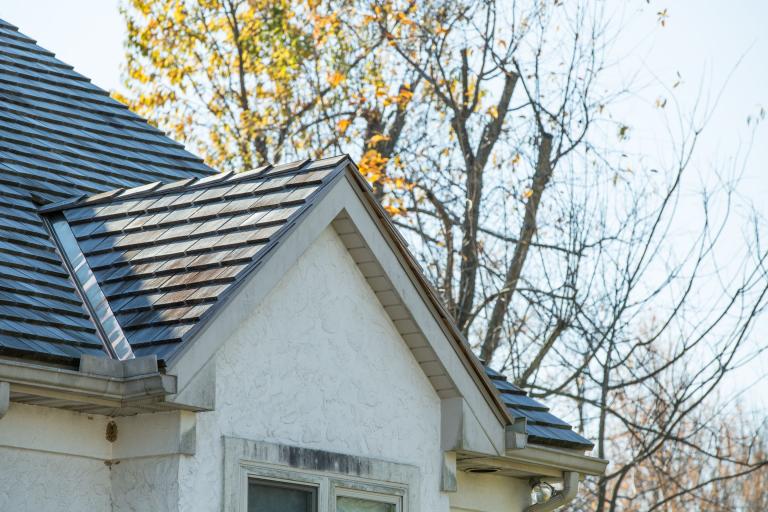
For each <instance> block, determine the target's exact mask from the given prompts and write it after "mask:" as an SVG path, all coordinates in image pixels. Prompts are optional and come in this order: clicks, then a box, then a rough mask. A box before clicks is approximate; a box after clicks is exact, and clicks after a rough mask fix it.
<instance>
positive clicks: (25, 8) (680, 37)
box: [0, 0, 768, 408]
mask: <svg viewBox="0 0 768 512" xmlns="http://www.w3.org/2000/svg"><path fill="white" fill-rule="evenodd" d="M618 1H626V3H625V4H624V5H629V8H628V9H627V11H626V13H627V14H626V15H625V19H624V20H622V23H623V24H624V25H625V26H626V28H625V29H624V32H623V33H622V34H621V37H620V38H619V40H620V41H621V43H620V45H619V46H616V47H615V48H613V50H612V51H613V52H614V55H612V60H615V61H616V62H618V63H619V65H617V66H615V67H614V68H612V70H611V72H610V73H612V75H611V79H612V80H615V81H616V82H617V83H620V82H625V81H626V80H627V79H628V77H629V76H631V75H632V73H634V72H636V71H637V70H641V71H642V72H641V74H640V75H639V79H640V80H642V81H643V83H644V84H645V83H649V84H651V85H649V86H648V87H647V88H645V89H644V90H643V92H642V93H641V94H640V95H639V96H637V97H633V98H632V99H631V100H630V101H628V102H627V103H626V104H625V105H623V114H624V115H625V116H626V121H627V122H628V124H630V126H631V127H632V150H633V151H635V152H637V153H642V154H648V155H652V156H654V157H655V156H657V155H656V153H658V152H659V151H662V150H663V148H665V147H666V143H667V140H666V137H665V134H664V131H663V130H662V127H663V124H661V119H662V114H663V113H662V112H659V111H655V110H654V109H653V108H647V107H648V106H649V105H651V106H652V105H653V103H654V102H655V100H656V98H658V97H665V96H666V95H667V93H668V91H665V88H669V87H671V86H672V84H673V83H674V82H675V81H677V80H678V73H679V74H680V77H682V85H680V86H679V87H677V88H675V89H674V92H675V93H676V95H677V97H678V98H679V100H680V101H681V102H682V103H683V106H684V107H689V106H690V105H691V104H692V103H693V101H694V100H695V98H697V97H699V91H704V95H705V101H706V97H707V96H708V97H709V102H710V103H714V97H715V96H716V94H717V93H718V92H719V91H720V90H721V87H722V86H723V85H724V84H726V82H727V85H726V86H725V88H724V89H722V90H723V94H722V96H721V97H720V100H719V101H718V104H717V110H716V111H715V114H714V115H713V117H712V119H711V120H710V122H709V124H708V127H707V130H706V131H705V133H704V136H703V138H702V140H701V143H702V148H701V151H700V152H699V153H698V156H697V158H696V161H695V164H696V167H697V168H698V172H699V173H700V174H701V175H702V176H704V178H703V179H705V180H706V176H707V173H708V172H711V169H712V168H714V167H716V166H719V165H722V164H724V163H726V162H727V161H728V160H729V159H731V158H732V157H733V155H737V154H738V155H741V156H744V153H745V148H747V147H749V139H750V133H751V129H750V128H749V127H748V126H747V123H746V119H747V117H748V116H750V115H755V114H756V113H757V112H758V111H759V109H760V108H761V107H765V108H767V109H768V29H766V27H765V23H766V21H767V20H768V1H766V0H738V1H734V0H730V1H725V0H722V1H714V0H712V1H709V0H708V1H701V0H667V1H664V2H657V1H655V0H652V1H651V2H650V4H646V1H645V0H615V1H614V5H618V4H615V2H618ZM640 7H641V8H643V10H642V12H637V8H640ZM665 7H666V8H667V10H668V14H669V17H668V19H667V24H666V27H663V28H662V27H660V26H659V23H658V20H657V16H656V12H657V11H658V10H660V9H663V8H665ZM0 18H3V19H5V20H6V21H8V22H10V23H13V24H14V25H17V26H18V27H19V28H20V30H21V31H22V32H23V33H25V34H27V35H28V36H30V37H32V38H34V39H36V40H38V42H39V43H40V44H41V45H42V46H43V47H45V48H47V49H49V50H51V51H53V52H55V53H56V55H57V56H58V57H59V58H60V59H61V60H63V61H64V62H67V63H69V64H71V65H73V66H74V67H75V69H76V70H77V71H79V72H80V73H82V74H83V75H85V76H87V77H89V78H91V79H92V81H93V82H94V83H95V84H97V85H99V86H101V87H103V88H106V89H120V88H121V66H122V61H123V47H122V45H123V39H124V26H123V22H122V19H121V17H120V14H119V11H118V2H117V1H116V0H115V1H113V0H66V1H63V0H35V1H30V0H0ZM739 61H740V62H739ZM737 62H739V63H738V66H737ZM654 81H656V83H655V84H654V83H653V82H654ZM638 107H643V108H638ZM766 123H767V124H768V121H766ZM767 170H768V126H762V129H759V130H758V131H757V132H756V138H755V143H754V145H753V146H752V151H751V154H750V155H749V160H748V163H747V166H746V170H745V174H744V178H743V182H742V185H741V186H740V191H741V194H742V195H743V198H744V199H745V200H748V201H752V202H753V203H754V204H755V205H756V207H757V209H758V210H759V211H760V212H761V214H763V215H764V216H766V217H768V201H766V199H765V198H766V197H768V176H766V171H767ZM692 220H693V219H692ZM761 324H762V325H765V326H768V321H765V322H761ZM764 331H765V329H757V330H756V333H755V336H754V340H753V343H755V344H756V345H763V346H765V344H766V343H768V341H766V340H768V335H765V334H763V332H764ZM767 369H768V354H766V355H763V356H762V357H761V358H760V360H759V361H757V362H756V363H754V364H753V365H752V366H751V367H750V369H749V370H748V371H745V372H743V373H742V374H741V375H740V379H739V381H740V383H742V384H743V383H745V382H747V381H749V382H752V381H754V380H755V379H757V378H759V377H761V376H764V375H765V374H766V373H768V370H767ZM745 377H746V378H745ZM765 383H766V381H765V380H764V381H763V383H762V384H763V385H765ZM750 396H751V401H752V402H753V403H754V402H756V401H759V400H760V398H758V397H762V398H761V399H762V403H763V406H764V407H766V408H768V393H763V394H759V393H750Z"/></svg>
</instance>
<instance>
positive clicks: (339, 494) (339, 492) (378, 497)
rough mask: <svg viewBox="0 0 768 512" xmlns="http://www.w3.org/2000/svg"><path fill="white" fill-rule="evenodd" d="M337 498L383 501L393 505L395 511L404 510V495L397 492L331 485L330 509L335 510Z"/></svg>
mask: <svg viewBox="0 0 768 512" xmlns="http://www.w3.org/2000/svg"><path fill="white" fill-rule="evenodd" d="M338 498H358V499H361V500H367V501H373V502H376V503H385V504H387V505H394V506H395V512H403V510H404V501H405V499H404V496H403V495H402V494H400V493H398V492H396V491H395V492H392V493H382V492H374V491H368V490H360V489H350V488H349V487H348V486H346V485H345V486H341V485H336V486H333V487H332V492H331V504H330V505H329V507H331V510H332V511H333V512H336V510H337V508H336V506H337V505H338Z"/></svg>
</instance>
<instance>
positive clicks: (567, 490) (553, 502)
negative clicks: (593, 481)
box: [524, 471, 579, 512]
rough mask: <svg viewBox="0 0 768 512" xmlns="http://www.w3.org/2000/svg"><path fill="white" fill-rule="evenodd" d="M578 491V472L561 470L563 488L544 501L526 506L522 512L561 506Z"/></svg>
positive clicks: (538, 511) (552, 508) (544, 511)
mask: <svg viewBox="0 0 768 512" xmlns="http://www.w3.org/2000/svg"><path fill="white" fill-rule="evenodd" d="M578 493H579V474H578V473H577V472H575V471H564V472H563V490H562V491H560V492H557V493H555V494H553V495H552V497H551V498H550V499H548V500H547V501H545V502H544V503H536V504H535V505H531V506H529V507H526V509H525V511H524V512H549V511H550V510H555V509H556V508H560V507H563V506H565V505H567V504H568V503H570V502H571V501H573V499H574V498H575V497H576V495H577V494H578Z"/></svg>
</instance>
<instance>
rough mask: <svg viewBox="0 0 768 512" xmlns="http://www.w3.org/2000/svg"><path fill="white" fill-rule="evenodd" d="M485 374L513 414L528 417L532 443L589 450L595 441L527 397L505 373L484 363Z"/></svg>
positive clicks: (527, 428)
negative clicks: (574, 429)
mask: <svg viewBox="0 0 768 512" xmlns="http://www.w3.org/2000/svg"><path fill="white" fill-rule="evenodd" d="M485 373H486V374H487V375H488V377H490V378H491V382H492V383H493V385H494V386H495V387H496V390H497V391H498V392H499V393H500V395H501V399H502V401H503V402H504V404H505V405H506V406H507V411H509V413H510V414H511V415H512V417H513V418H525V419H526V420H527V422H526V427H525V428H526V433H527V434H528V438H529V439H530V440H531V441H532V442H534V443H537V444H544V445H551V446H559V447H563V448H575V449H579V450H590V449H592V447H593V446H594V444H593V443H592V442H591V441H590V440H589V439H587V438H585V437H583V436H582V435H580V434H578V433H577V432H574V431H573V429H572V428H571V426H570V424H568V423H567V422H565V421H563V420H561V419H560V418H558V417H557V416H555V415H554V414H552V413H550V412H549V408H548V407H547V406H545V405H544V404H542V403H541V402H539V401H537V400H534V399H533V398H531V397H529V396H528V395H527V394H526V392H525V391H523V390H522V389H521V388H520V387H519V386H515V385H514V384H512V383H511V382H509V381H508V380H507V378H506V377H505V376H504V375H502V374H500V373H499V372H497V371H495V370H493V369H492V368H490V367H487V366H486V367H485Z"/></svg>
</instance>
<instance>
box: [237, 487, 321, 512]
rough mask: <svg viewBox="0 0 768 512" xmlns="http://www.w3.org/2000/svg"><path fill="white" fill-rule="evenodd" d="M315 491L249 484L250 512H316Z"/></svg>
mask: <svg viewBox="0 0 768 512" xmlns="http://www.w3.org/2000/svg"><path fill="white" fill-rule="evenodd" d="M314 510H315V490H314V489H310V488H303V487H298V486H292V485H281V484H277V483H274V484H273V483H268V482H260V481H251V482H250V483H249V484H248V512H314Z"/></svg>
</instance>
